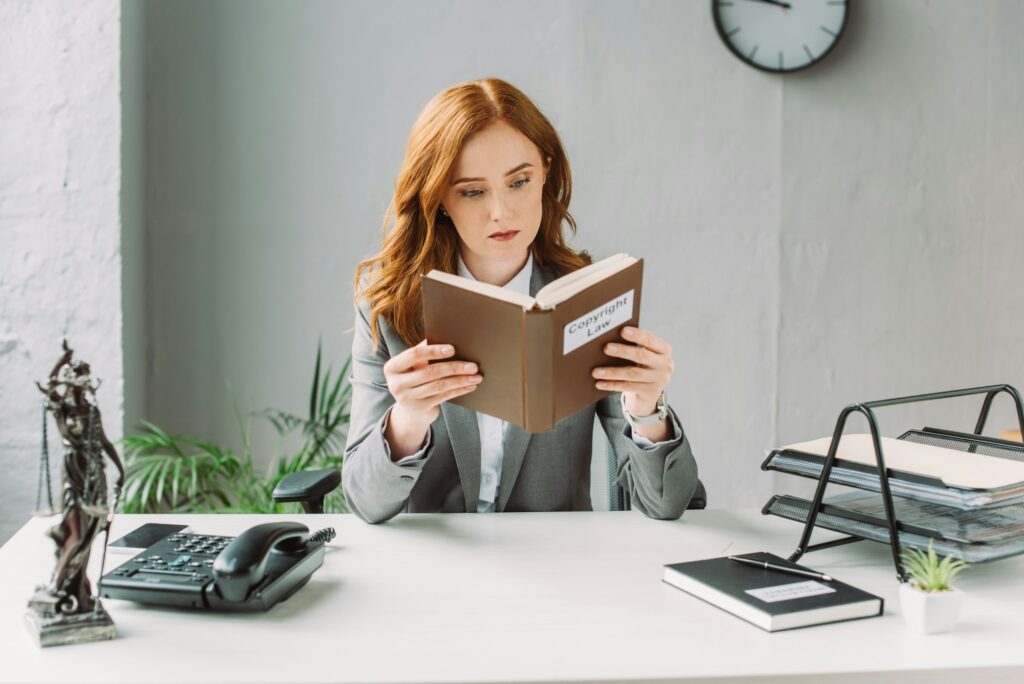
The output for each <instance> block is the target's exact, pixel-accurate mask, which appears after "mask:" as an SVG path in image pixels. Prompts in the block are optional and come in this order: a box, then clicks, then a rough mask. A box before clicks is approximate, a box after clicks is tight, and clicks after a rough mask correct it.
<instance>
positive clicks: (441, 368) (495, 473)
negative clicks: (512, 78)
mask: <svg viewBox="0 0 1024 684" xmlns="http://www.w3.org/2000/svg"><path fill="white" fill-rule="evenodd" d="M571 182H572V181H571V176H570V173H569V164H568V161H567V159H566V156H565V151H564V150H563V148H562V144H561V142H560V141H559V139H558V134H557V133H556V132H555V130H554V128H553V127H552V126H551V124H550V123H549V122H548V120H547V119H546V118H545V117H544V116H543V114H541V113H540V112H539V111H538V110H537V108H536V106H534V104H533V103H532V102H531V101H530V100H529V99H528V98H527V97H526V96H525V95H523V93H521V92H520V91H518V90H517V89H515V88H514V87H512V86H511V85H509V84H508V83H505V82H503V81H500V80H497V79H486V80H482V81H474V82H470V83H464V84H461V85H458V86H455V87H452V88H449V89H448V90H445V91H444V92H442V93H440V94H439V95H438V96H437V97H435V98H434V99H433V100H432V101H431V102H430V103H429V104H427V106H426V108H425V109H424V111H423V112H422V114H421V115H420V117H419V119H418V120H417V122H416V124H415V125H414V126H413V129H412V133H411V134H410V136H409V143H408V147H407V150H406V155H405V161H404V163H403V165H402V170H401V172H400V173H399V177H398V180H397V182H396V187H395V195H394V199H393V200H392V203H391V206H390V207H389V209H388V213H387V216H386V218H385V221H384V245H383V248H382V250H381V251H380V253H379V254H378V255H377V256H375V257H373V258H371V259H368V260H366V261H364V262H362V263H361V264H360V265H359V267H358V268H357V269H356V278H355V282H356V314H357V315H356V324H355V339H354V340H353V344H352V386H353V394H352V418H351V425H350V428H349V438H348V444H347V446H346V449H345V467H344V469H343V471H342V474H343V480H344V489H345V495H346V498H347V500H348V504H349V507H350V508H351V509H352V511H353V512H355V513H356V514H357V515H358V516H359V517H361V518H362V519H364V520H366V521H368V522H381V521H384V520H388V519H389V518H391V517H393V516H395V515H396V514H397V513H399V512H401V511H403V510H405V511H408V512H436V511H450V512H474V511H475V512H492V511H498V512H500V511H563V510H590V509H591V503H590V460H591V450H592V447H591V439H592V429H593V420H594V417H595V414H596V416H597V417H598V418H599V419H600V421H601V424H602V426H603V428H604V430H605V432H606V433H607V435H608V438H609V439H610V440H611V442H612V445H613V447H614V450H615V453H616V455H617V457H618V481H619V483H620V484H621V485H623V486H624V487H626V488H627V490H628V491H629V494H630V497H631V501H632V504H633V506H635V507H636V508H638V509H640V510H642V511H643V512H644V513H645V514H647V515H648V516H650V517H652V518H662V519H675V518H678V517H679V516H680V515H682V513H683V510H684V509H685V508H686V505H687V503H688V502H689V500H690V497H691V496H692V495H693V492H694V489H695V487H696V485H697V466H696V463H695V462H694V460H693V455H692V454H691V452H690V446H689V444H688V442H687V440H686V437H685V436H684V434H683V430H682V426H681V425H680V423H679V420H678V418H677V417H676V415H675V413H674V412H673V411H672V410H671V409H669V408H668V407H667V406H665V404H664V393H663V392H664V389H665V386H666V385H667V384H668V381H669V378H670V377H671V374H672V370H673V362H672V352H671V348H670V347H669V345H668V344H667V343H665V342H664V341H663V340H661V339H660V338H659V337H658V336H656V335H655V334H654V333H652V332H650V331H648V330H642V329H637V328H630V327H627V328H624V329H623V333H622V335H623V338H624V339H623V342H622V343H616V344H609V345H607V347H606V349H605V353H607V354H608V355H609V356H614V357H619V358H622V359H627V360H629V361H630V362H632V363H631V364H630V365H628V366H620V367H608V368H596V369H594V381H595V383H596V385H597V387H598V388H600V389H604V390H608V391H609V392H611V394H609V395H608V396H607V397H605V398H604V399H602V400H601V401H599V402H597V403H596V404H595V405H593V406H590V407H587V408H585V409H583V410H581V411H580V412H579V413H577V414H575V415H573V416H571V417H569V418H566V419H565V420H563V421H562V422H560V423H559V424H558V425H556V426H555V427H554V428H553V429H551V430H549V431H548V432H545V433H539V434H533V435H531V434H529V433H527V432H525V431H524V430H522V429H521V428H519V427H518V426H516V425H511V424H508V423H505V422H504V421H501V420H500V419H497V418H494V417H491V416H486V415H483V414H478V413H476V412H474V411H472V410H470V409H466V408H463V407H461V406H457V405H455V404H450V403H446V402H447V400H449V399H452V398H454V397H457V396H460V395H463V394H467V393H469V392H472V391H473V390H474V389H475V388H476V387H477V386H478V385H479V384H480V383H481V382H486V378H483V377H481V375H480V374H479V373H478V372H477V368H476V366H475V365H474V364H472V363H465V362H462V361H459V360H458V350H457V349H453V348H452V347H451V345H428V344H427V343H426V340H424V339H423V332H422V318H421V317H422V307H421V301H420V290H419V288H420V285H419V277H420V275H421V274H424V273H427V272H428V271H430V270H431V269H435V268H436V269H438V270H442V271H446V272H448V273H458V274H459V275H463V276H465V277H468V278H475V279H477V280H481V281H484V282H488V283H492V284H495V285H498V286H501V287H507V288H511V289H515V290H517V291H519V292H523V293H528V294H530V295H533V294H535V293H536V292H537V290H538V289H540V288H541V287H543V286H544V284H546V283H548V282H550V281H551V280H553V279H555V278H557V277H559V276H562V275H564V274H566V273H569V272H571V271H574V270H576V269H578V268H580V267H582V266H585V265H587V264H588V263H590V256H589V255H588V254H587V253H586V252H577V251H575V250H573V249H571V248H570V247H569V246H568V245H567V244H566V242H565V238H564V236H563V233H562V229H563V224H566V223H567V224H568V225H569V226H570V228H571V229H572V230H573V231H574V232H575V223H574V221H573V219H572V217H571V216H570V215H569V211H568V207H569V199H570V195H571ZM624 411H625V412H626V413H625V414H624Z"/></svg>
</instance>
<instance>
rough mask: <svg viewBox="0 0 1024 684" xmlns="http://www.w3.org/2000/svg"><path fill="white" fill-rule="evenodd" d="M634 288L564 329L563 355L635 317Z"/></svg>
mask: <svg viewBox="0 0 1024 684" xmlns="http://www.w3.org/2000/svg"><path fill="white" fill-rule="evenodd" d="M633 292H634V291H633V290H630V291H629V292H626V293H625V294H622V295H619V296H618V297H616V298H615V299H613V300H611V301H610V302H605V303H604V304H602V305H601V306H599V307H597V308H596V309H594V310H593V311H588V312H587V313H585V314H583V315H582V316H580V317H579V318H577V319H576V320H575V321H573V322H572V323H569V324H568V325H567V326H565V329H564V330H563V331H562V355H563V356H564V355H566V354H568V353H569V352H571V351H573V350H576V349H579V348H580V347H582V346H583V345H585V344H586V343H587V342H590V341H591V340H593V339H596V338H598V337H600V336H601V335H602V334H604V333H606V332H608V331H609V330H611V329H612V328H614V327H615V326H617V325H621V324H622V323H625V322H626V321H628V320H629V319H630V318H632V317H633Z"/></svg>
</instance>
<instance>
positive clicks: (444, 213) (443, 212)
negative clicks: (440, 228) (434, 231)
mask: <svg viewBox="0 0 1024 684" xmlns="http://www.w3.org/2000/svg"><path fill="white" fill-rule="evenodd" d="M441 216H448V212H447V211H445V209H444V207H443V206H442V207H441Z"/></svg>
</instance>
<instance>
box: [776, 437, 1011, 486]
mask: <svg viewBox="0 0 1024 684" xmlns="http://www.w3.org/2000/svg"><path fill="white" fill-rule="evenodd" d="M831 445H832V438H831V437H823V438H821V439H816V440H813V441H810V442H801V443H799V444H790V445H789V446H787V447H783V448H785V449H792V450H794V451H803V452H805V453H808V454H816V455H818V456H827V455H828V450H829V447H830V446H831ZM882 456H883V457H884V458H885V467H886V468H892V469H893V470H902V471H905V472H908V473H917V474H919V475H925V476H928V477H934V478H937V479H939V480H942V482H943V483H944V484H945V485H946V486H947V487H961V488H964V489H996V488H998V487H1007V486H1009V485H1014V484H1017V483H1019V482H1024V462H1021V461H1011V460H1008V459H1005V458H997V457H995V456H986V455H984V454H972V453H969V452H967V451H958V450H956V449H946V448H944V447H938V446H932V445H930V444H918V443H916V442H908V441H906V440H903V439H893V438H891V437H882ZM836 458H841V459H843V460H844V461H852V462H853V463H860V464H863V465H868V466H874V465H876V462H875V448H874V444H873V443H872V441H871V435H867V434H848V435H843V437H842V439H841V440H840V442H839V450H838V451H837V452H836Z"/></svg>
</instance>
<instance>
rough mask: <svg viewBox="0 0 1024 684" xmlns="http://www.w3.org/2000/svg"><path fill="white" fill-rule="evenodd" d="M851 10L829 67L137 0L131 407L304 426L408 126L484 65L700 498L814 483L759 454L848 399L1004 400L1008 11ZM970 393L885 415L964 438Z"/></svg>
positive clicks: (517, 32) (547, 18)
mask: <svg viewBox="0 0 1024 684" xmlns="http://www.w3.org/2000/svg"><path fill="white" fill-rule="evenodd" d="M852 13H853V17H852V22H851V25H850V26H849V29H848V31H847V34H846V35H845V36H844V38H843V40H842V42H841V44H840V45H839V47H838V48H837V50H836V51H835V52H834V53H833V54H832V55H831V56H830V57H829V58H828V60H827V61H826V62H825V63H823V64H821V65H818V66H817V67H815V68H813V69H811V70H810V71H808V72H805V73H802V74H799V75H793V76H787V77H779V76H774V75H769V74H763V73H760V72H757V71H754V70H752V69H750V68H749V67H747V66H745V65H743V64H741V63H740V62H738V61H737V60H736V59H735V58H733V57H732V56H731V55H730V54H729V53H728V52H727V51H726V49H725V48H724V46H723V45H722V44H721V43H720V41H719V39H718V37H717V35H716V33H715V31H714V28H713V25H712V23H711V20H710V16H709V9H708V3H707V2H704V1H698V0H694V1H693V2H675V1H672V2H667V1H665V2H632V3H618V2H596V1H589V2H524V3H517V4H515V5H507V4H497V3H477V2H435V3H419V2H405V3H396V2H377V3H371V4H367V3H347V2H341V3H338V2H332V3H317V2H304V3H291V4H289V5H287V6H284V5H280V4H277V3H254V2H247V3H238V2H220V3H217V4H205V3H204V4H184V5H183V4H181V3H170V2H154V3H152V4H151V5H150V7H149V12H148V16H147V31H148V40H147V56H146V57H147V71H146V80H147V84H148V97H149V99H148V110H147V132H146V144H147V146H148V153H147V160H148V166H147V169H146V171H147V188H148V190H147V192H148V204H147V212H148V217H149V218H148V231H149V232H148V236H147V240H148V242H147V245H148V246H147V249H148V253H147V264H148V267H149V268H148V271H147V274H148V278H149V281H148V287H147V293H148V294H147V297H148V300H147V304H148V306H147V310H148V312H149V318H148V331H149V335H148V339H149V341H150V344H151V347H152V349H151V356H150V362H151V364H152V366H151V375H150V377H149V379H148V383H147V397H146V403H147V406H148V416H149V417H150V418H151V419H152V420H154V421H156V422H157V423H159V424H161V425H164V426H166V427H168V428H170V429H172V430H178V431H185V432H191V433H196V434H200V435H203V436H208V437H214V438H219V439H223V440H231V439H234V435H236V434H237V430H236V428H235V419H234V416H233V414H232V410H231V403H230V399H229V396H228V393H227V390H226V389H225V380H228V379H229V380H230V382H231V385H232V388H233V389H232V391H233V393H234V396H236V397H237V400H238V402H239V405H240V407H241V408H242V409H243V411H244V410H248V409H253V410H255V409H260V408H263V407H265V406H277V407H282V408H289V409H293V410H296V411H298V410H301V408H302V406H303V402H304V400H305V396H306V391H307V387H306V383H307V381H308V378H309V376H310V373H309V371H310V367H311V364H312V358H313V351H314V346H315V344H316V340H317V338H318V336H322V337H323V339H324V342H325V346H326V349H327V350H328V351H329V353H330V355H331V356H332V357H333V358H334V359H339V360H340V359H341V358H343V357H344V356H345V355H346V354H347V352H348V348H349V345H350V343H351V341H350V337H348V336H347V335H346V333H345V331H346V330H347V329H348V328H349V327H350V325H351V320H352V314H351V297H352V289H351V277H352V273H353V269H354V267H355V265H356V263H357V262H358V261H359V260H360V259H362V258H364V257H367V256H369V255H371V254H372V253H374V251H375V250H376V249H377V247H378V245H379V227H380V221H381V218H382V215H383V212H384V209H385V207H386V205H387V202H388V199H389V195H390V191H391V188H392V184H393V181H394V176H395V173H396V172H397V170H398V167H399V164H400V162H401V157H402V152H403V149H404V145H405V139H406V136H407V134H408V131H409V128H410V126H411V124H412V123H413V121H414V119H415V117H416V115H417V114H418V112H419V110H420V109H421V108H422V106H423V105H424V104H425V103H426V101H427V100H428V99H429V98H430V97H431V96H432V95H434V94H435V93H436V92H438V91H439V90H441V89H443V88H444V87H446V86H448V85H451V84H454V83H457V82H460V81H463V80H467V79H472V78H477V77H481V76H488V75H496V76H500V77H502V78H505V79H507V80H509V81H511V82H512V83H515V84H517V85H518V86H519V87H520V88H522V89H523V90H524V91H525V92H526V93H528V94H529V95H530V96H531V97H532V98H534V100H535V101H536V102H537V103H538V105H539V106H540V107H541V109H542V110H543V111H545V112H546V113H547V114H548V116H549V117H550V118H551V119H552V120H553V122H554V123H555V125H556V127H557V128H558V129H559V131H560V133H561V135H562V136H563V141H564V143H565V144H566V147H567V148H568V152H569V156H570V160H571V162H572V168H573V171H574V175H575V188H574V190H575V192H574V195H573V212H574V214H575V216H576V218H577V220H578V222H579V226H580V231H579V235H578V237H577V238H576V240H575V243H576V244H577V245H578V246H581V247H585V248H587V249H589V250H591V251H592V252H593V253H595V254H597V255H606V254H609V253H613V252H616V251H621V250H628V251H629V252H631V253H633V254H636V255H640V256H643V257H644V258H645V259H646V260H647V268H646V274H647V282H646V288H645V289H646V296H645V310H644V312H643V319H642V323H643V324H644V325H646V326H648V327H650V328H652V329H653V330H655V331H657V332H658V333H659V334H661V335H662V336H663V337H665V338H666V339H668V340H669V342H670V343H671V344H672V345H673V347H674V349H675V358H676V361H677V366H678V371H677V374H676V376H675V378H674V379H673V382H672V386H671V388H670V399H671V403H672V404H673V405H674V406H675V407H676V408H677V410H679V412H680V413H681V415H682V416H683V419H684V424H685V425H686V427H687V429H688V432H689V436H690V439H691V441H692V443H693V447H694V450H695V452H696V455H697V458H698V461H699V463H700V468H701V473H702V478H703V479H704V480H705V482H706V483H707V485H708V489H709V491H710V493H711V504H712V505H713V506H716V507H731V506H760V505H761V504H762V503H764V501H765V499H766V498H767V496H768V495H769V494H770V493H771V492H773V491H775V490H776V489H786V490H799V489H800V487H799V485H798V484H797V485H794V484H792V483H790V482H789V481H788V480H786V479H783V478H780V479H777V480H773V477H772V476H769V475H767V474H764V473H762V472H761V471H760V470H759V469H758V465H759V462H760V460H761V458H762V455H763V452H764V450H765V449H766V448H768V447H770V446H772V445H774V444H777V443H783V442H789V441H797V440H802V439H807V438H812V437H817V436H820V435H823V434H826V433H828V432H830V431H831V427H832V423H833V421H834V419H835V415H836V413H837V412H838V410H839V409H840V408H841V407H842V406H844V405H845V404H846V403H849V402H851V401H855V400H856V401H861V400H868V399H873V398H882V397H886V396H892V395H898V394H903V393H915V392H919V391H931V390H938V389H947V388H951V387H955V386H962V385H972V384H984V383H989V382H1010V383H1015V384H1018V385H1019V384H1021V381H1022V378H1021V371H1020V353H1019V352H1018V351H1017V350H1016V345H1017V343H1016V340H1017V339H1018V338H1019V337H1020V332H1021V328H1022V325H1021V324H1020V323H1019V322H1017V321H1016V320H1015V316H1014V314H1015V313H1016V312H1017V311H1019V310H1021V303H1022V289H1021V288H1020V287H1019V285H1018V282H1019V280H1018V277H1017V272H1016V270H1015V269H1013V268H1012V264H1013V263H1015V262H1018V261H1019V260H1020V258H1021V257H1022V256H1024V239H1022V238H1021V237H1020V223H1021V220H1020V218H1021V216H1022V215H1024V211H1022V209H1024V200H1022V192H1021V189H1022V185H1024V170H1022V168H1021V161H1020V160H1021V159H1024V132H1022V130H1021V126H1020V124H1019V121H1018V119H1019V114H1020V112H1021V111H1022V110H1024V108H1022V107H1021V104H1022V102H1021V100H1022V83H1024V81H1022V79H1021V78H1020V74H1021V71H1022V67H1024V43H1022V41H1021V39H1020V37H1019V35H1017V34H1015V33H1014V31H1015V28H1014V27H1019V26H1021V25H1024V4H1022V3H1019V2H1014V1H1012V0H1006V1H997V0H991V1H987V2H972V3H963V2H958V1H956V0H946V1H945V2H924V1H914V2H911V1H906V2H898V3H896V2H880V1H874V2H871V1H867V0H865V1H862V2H857V3H856V4H855V5H854V6H853V8H852ZM976 405H977V402H976V401H975V402H971V403H968V402H960V403H956V402H954V403H953V404H951V405H950V406H948V407H942V406H938V405H932V406H928V407H926V408H925V409H919V410H914V411H903V412H901V411H898V410H892V411H890V412H888V413H885V414H883V416H882V418H883V428H884V430H885V431H886V432H887V433H889V434H893V433H896V434H898V432H899V431H900V429H901V428H903V427H906V426H911V425H918V424H922V423H929V424H947V425H951V426H970V425H972V424H973V418H974V415H973V412H974V411H975V410H976ZM991 425H992V427H993V428H1006V427H1010V426H1011V425H1012V421H1011V415H1010V413H1009V411H1007V410H1005V408H1004V407H1000V408H999V410H997V412H996V414H995V416H994V418H993V420H992V423H991Z"/></svg>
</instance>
